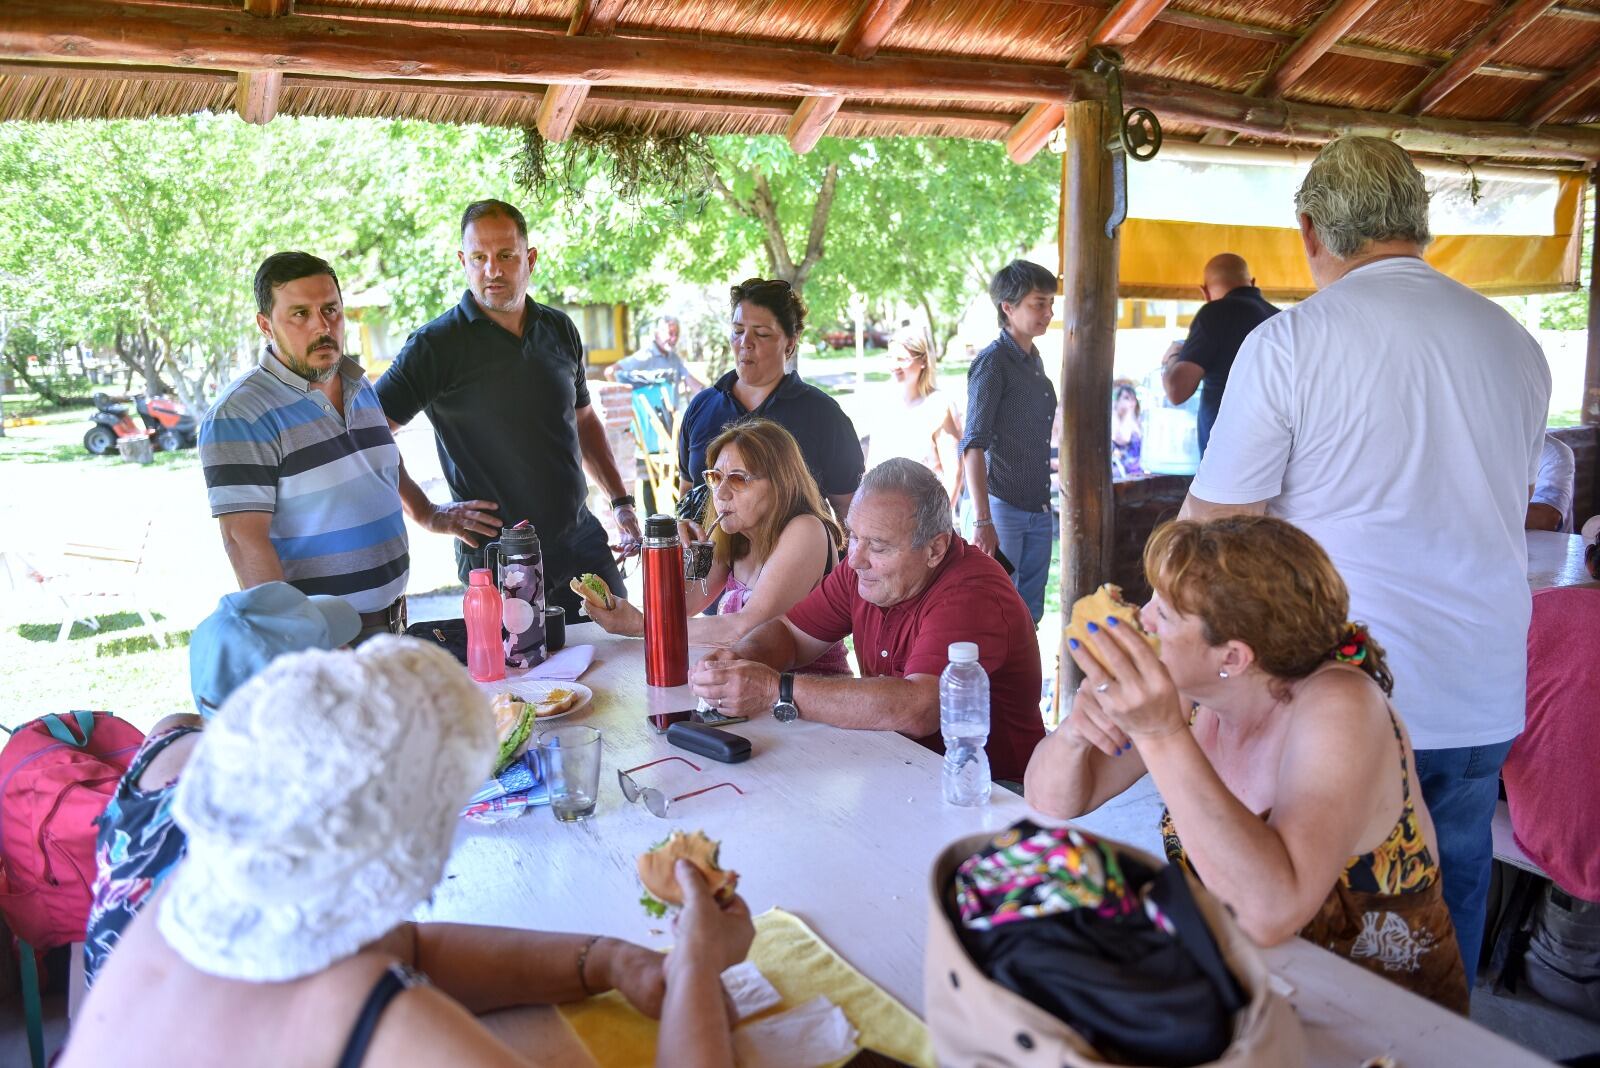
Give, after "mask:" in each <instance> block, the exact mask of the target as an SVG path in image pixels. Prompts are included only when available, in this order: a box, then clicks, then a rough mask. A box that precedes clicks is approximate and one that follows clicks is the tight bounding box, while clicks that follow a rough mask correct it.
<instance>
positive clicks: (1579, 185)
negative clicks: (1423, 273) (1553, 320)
mask: <svg viewBox="0 0 1600 1068" xmlns="http://www.w3.org/2000/svg"><path fill="white" fill-rule="evenodd" d="M1312 158H1313V157H1312V156H1311V155H1310V154H1306V153H1291V152H1273V151H1262V150H1256V149H1249V150H1242V151H1238V150H1228V149H1206V148H1203V147H1202V146H1195V145H1181V146H1179V145H1169V147H1168V148H1163V150H1162V153H1161V156H1159V157H1157V159H1156V160H1155V161H1153V162H1151V163H1138V162H1134V161H1130V162H1129V163H1128V171H1129V218H1128V220H1127V221H1126V222H1125V223H1123V226H1122V232H1121V260H1120V264H1119V285H1118V293H1119V295H1120V296H1122V297H1137V298H1147V299H1178V300H1198V299H1201V294H1200V288H1199V287H1200V278H1201V274H1202V272H1203V270H1204V268H1205V263H1206V261H1207V260H1208V259H1210V258H1211V257H1212V256H1214V255H1216V254H1217V253H1219V252H1234V253H1237V254H1238V255H1240V256H1243V257H1244V258H1245V261H1246V262H1247V263H1249V264H1250V269H1251V271H1252V272H1253V273H1254V274H1255V276H1256V280H1257V282H1258V284H1259V285H1260V286H1261V289H1262V291H1263V293H1264V294H1265V295H1266V296H1267V297H1268V298H1269V299H1286V300H1293V299H1301V298H1304V297H1307V296H1310V295H1311V294H1312V293H1313V292H1315V286H1314V285H1313V284H1312V281H1311V272H1310V269H1309V268H1308V267H1307V266H1306V260H1305V252H1304V250H1303V248H1302V247H1301V243H1300V234H1299V231H1298V230H1297V229H1295V228H1294V204H1293V190H1294V188H1296V187H1297V186H1298V185H1299V182H1300V179H1301V178H1302V177H1303V176H1304V173H1305V168H1306V167H1307V166H1309V164H1310V161H1311V159H1312ZM1419 164H1420V166H1421V168H1422V170H1423V172H1424V174H1425V175H1426V177H1427V179H1428V183H1429V188H1430V190H1431V192H1432V194H1433V200H1432V203H1431V208H1430V226H1431V228H1432V230H1433V233H1434V240H1433V243H1432V245H1430V246H1429V248H1428V251H1427V260H1428V262H1429V263H1431V264H1433V265H1434V266H1435V267H1437V268H1438V269H1439V270H1440V271H1442V272H1444V273H1445V274H1447V275H1449V276H1450V277H1451V278H1454V279H1456V280H1457V281H1459V282H1462V283H1463V284H1465V285H1468V286H1471V287H1472V288H1474V289H1476V290H1478V291H1479V292H1481V293H1485V294H1489V295H1493V296H1511V295H1516V294H1523V293H1557V292H1564V291H1569V290H1574V289H1577V288H1578V264H1579V257H1580V254H1581V251H1582V243H1583V210H1584V209H1583V202H1584V185H1585V184H1586V176H1585V175H1584V174H1581V173H1578V172H1557V171H1531V170H1512V169H1508V168H1488V167H1483V168H1477V169H1476V170H1473V169H1470V168H1467V167H1465V166H1464V165H1453V164H1441V163H1433V162H1430V161H1419ZM1066 193H1067V190H1066V188H1065V183H1063V189H1062V196H1063V203H1064V198H1065V196H1066ZM1164 216H1172V217H1164Z"/></svg>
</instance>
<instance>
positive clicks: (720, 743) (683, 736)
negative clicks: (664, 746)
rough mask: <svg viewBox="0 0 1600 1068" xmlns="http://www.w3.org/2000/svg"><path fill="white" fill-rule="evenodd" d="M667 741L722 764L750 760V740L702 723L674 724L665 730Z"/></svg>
mask: <svg viewBox="0 0 1600 1068" xmlns="http://www.w3.org/2000/svg"><path fill="white" fill-rule="evenodd" d="M667 741H669V742H671V743H672V744H673V745H675V746H677V747H678V748H679V749H687V750H689V752H691V753H697V754H699V755H700V756H703V757H709V758H711V759H712V760H720V761H721V762H722V763H724V764H737V763H739V762H740V761H744V760H749V759H750V739H748V738H745V737H742V736H740V735H737V734H734V733H732V732H731V731H723V730H718V729H717V728H715V727H707V726H706V725H705V724H703V723H674V724H673V725H672V726H670V727H668V728H667Z"/></svg>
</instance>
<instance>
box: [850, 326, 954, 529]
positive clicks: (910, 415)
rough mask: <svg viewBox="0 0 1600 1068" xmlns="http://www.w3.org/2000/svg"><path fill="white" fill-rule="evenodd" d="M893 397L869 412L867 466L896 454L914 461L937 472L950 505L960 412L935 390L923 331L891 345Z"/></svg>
mask: <svg viewBox="0 0 1600 1068" xmlns="http://www.w3.org/2000/svg"><path fill="white" fill-rule="evenodd" d="M889 360H890V367H891V370H890V374H891V375H892V376H893V378H894V385H893V389H892V395H893V397H894V401H893V402H892V403H891V404H889V405H885V406H884V407H883V408H882V409H881V410H875V411H874V412H873V423H872V437H871V440H870V441H869V443H868V446H869V447H868V456H867V467H869V468H872V467H876V466H878V465H879V464H881V463H883V461H885V460H888V459H892V458H893V457H896V456H904V457H905V458H906V459H908V460H915V461H916V462H917V463H919V464H921V465H922V466H924V467H926V468H927V469H928V470H930V471H932V472H933V473H934V474H936V475H938V476H939V481H940V482H943V483H944V488H945V492H947V493H948V494H949V495H950V503H951V505H952V506H954V504H955V501H956V498H957V496H958V495H959V494H960V493H961V460H960V455H959V452H960V450H959V448H958V446H959V444H960V441H961V412H960V410H959V409H958V408H957V407H956V402H955V399H954V398H953V397H952V396H951V395H950V394H949V393H946V392H944V391H943V390H941V389H940V388H939V372H938V370H937V364H938V357H937V355H936V354H935V353H934V351H933V347H932V346H931V345H930V344H929V343H928V339H927V338H926V337H924V336H923V335H921V334H916V333H904V334H901V335H899V336H897V337H896V338H895V339H894V340H893V341H891V342H890V343H889Z"/></svg>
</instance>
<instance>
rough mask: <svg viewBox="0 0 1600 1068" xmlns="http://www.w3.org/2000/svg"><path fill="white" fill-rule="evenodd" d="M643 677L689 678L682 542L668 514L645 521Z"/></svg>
mask: <svg viewBox="0 0 1600 1068" xmlns="http://www.w3.org/2000/svg"><path fill="white" fill-rule="evenodd" d="M644 681H645V682H646V683H647V684H648V685H650V686H682V685H684V684H685V683H687V682H688V681H689V619H688V616H687V615H686V614H685V606H684V603H683V545H682V544H681V543H680V542H679V541H678V523H677V520H675V519H673V518H672V517H671V516H669V515H653V516H650V517H649V518H648V519H646V520H645V521H644Z"/></svg>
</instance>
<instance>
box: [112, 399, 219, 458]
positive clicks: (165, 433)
mask: <svg viewBox="0 0 1600 1068" xmlns="http://www.w3.org/2000/svg"><path fill="white" fill-rule="evenodd" d="M130 402H131V403H132V404H133V407H134V410H135V411H136V412H137V413H138V415H139V418H140V419H141V420H143V422H144V425H143V426H142V427H141V426H140V425H139V424H138V423H135V422H134V421H133V416H132V415H131V414H129V411H128V404H129V403H130ZM94 406H95V409H96V410H95V413H94V414H93V415H91V416H90V417H89V418H90V420H91V421H93V423H94V426H92V427H90V428H89V430H88V432H87V433H85V434H84V435H83V447H84V448H86V449H88V450H89V452H90V453H92V454H93V455H95V456H104V455H106V454H107V453H109V452H111V451H112V450H114V449H115V448H116V447H117V441H118V440H119V439H121V438H133V437H139V436H140V435H142V434H149V435H150V440H151V441H152V442H153V443H154V444H155V447H156V448H158V449H165V450H166V451H168V452H177V451H178V450H179V449H188V448H193V447H194V444H195V439H196V436H197V435H198V434H199V432H200V424H199V422H198V421H197V420H196V419H195V417H194V416H192V415H190V414H189V409H188V408H186V407H184V405H183V402H182V401H178V400H175V399H173V398H171V397H151V398H149V399H146V398H145V395H144V394H143V393H136V394H134V395H133V396H132V397H112V396H110V395H109V394H105V393H96V394H95V395H94Z"/></svg>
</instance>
